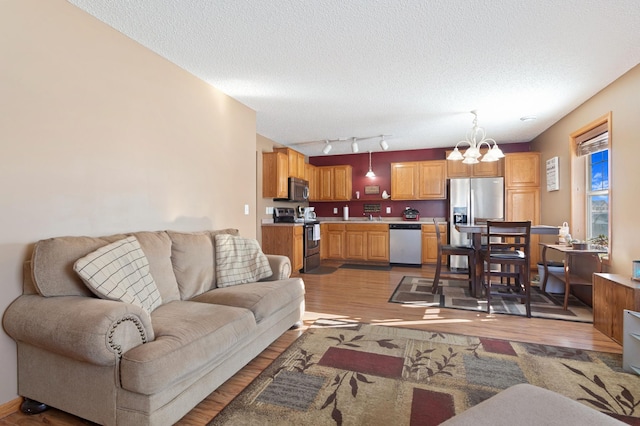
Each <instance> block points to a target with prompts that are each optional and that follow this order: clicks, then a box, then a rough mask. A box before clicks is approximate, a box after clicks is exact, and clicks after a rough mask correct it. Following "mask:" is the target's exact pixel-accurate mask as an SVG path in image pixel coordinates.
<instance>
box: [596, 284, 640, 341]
mask: <svg viewBox="0 0 640 426" xmlns="http://www.w3.org/2000/svg"><path fill="white" fill-rule="evenodd" d="M625 309H628V310H630V311H640V282H638V281H633V280H632V279H631V278H629V277H625V276H623V275H617V274H593V326H594V327H595V328H596V329H597V330H600V331H601V332H603V333H604V334H606V335H607V336H609V337H611V338H612V339H613V340H615V341H616V342H618V343H620V344H621V345H622V342H623V340H624V339H623V328H624V327H623V324H624V310H625Z"/></svg>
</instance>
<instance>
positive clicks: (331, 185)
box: [317, 165, 353, 201]
mask: <svg viewBox="0 0 640 426" xmlns="http://www.w3.org/2000/svg"><path fill="white" fill-rule="evenodd" d="M317 170H318V173H317V176H318V180H319V191H318V192H319V194H318V195H319V198H318V201H349V200H351V191H352V173H353V167H352V166H350V165H337V166H320V167H318V168H317Z"/></svg>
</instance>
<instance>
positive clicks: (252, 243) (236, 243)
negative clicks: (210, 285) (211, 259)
mask: <svg viewBox="0 0 640 426" xmlns="http://www.w3.org/2000/svg"><path fill="white" fill-rule="evenodd" d="M215 247H216V285H217V286H218V287H227V286H230V285H235V284H243V283H252V282H256V281H259V280H261V279H263V278H268V277H270V276H271V275H272V274H273V272H272V271H271V266H269V260H268V259H267V256H265V255H264V253H262V250H261V249H260V245H259V244H258V241H256V240H254V239H251V238H243V237H237V236H233V235H228V234H218V235H216V236H215Z"/></svg>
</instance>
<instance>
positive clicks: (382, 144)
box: [380, 136, 389, 151]
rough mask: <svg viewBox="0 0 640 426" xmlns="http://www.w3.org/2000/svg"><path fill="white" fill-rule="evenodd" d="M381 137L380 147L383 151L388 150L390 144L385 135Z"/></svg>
mask: <svg viewBox="0 0 640 426" xmlns="http://www.w3.org/2000/svg"><path fill="white" fill-rule="evenodd" d="M381 137H382V139H381V140H380V148H382V150H383V151H386V150H388V149H389V144H388V143H387V141H385V140H384V136H381Z"/></svg>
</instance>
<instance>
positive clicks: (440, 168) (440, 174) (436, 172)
mask: <svg viewBox="0 0 640 426" xmlns="http://www.w3.org/2000/svg"><path fill="white" fill-rule="evenodd" d="M392 194H393V192H392ZM446 198H447V160H436V161H420V162H419V163H418V199H419V200H444V199H446Z"/></svg>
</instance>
